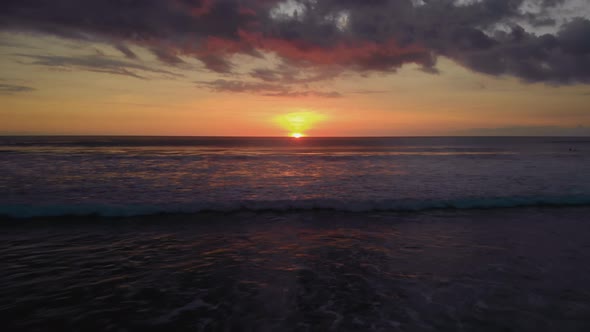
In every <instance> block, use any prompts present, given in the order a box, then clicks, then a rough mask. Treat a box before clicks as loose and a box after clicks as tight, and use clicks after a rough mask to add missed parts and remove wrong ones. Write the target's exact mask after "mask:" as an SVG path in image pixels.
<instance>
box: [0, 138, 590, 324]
mask: <svg viewBox="0 0 590 332" xmlns="http://www.w3.org/2000/svg"><path fill="white" fill-rule="evenodd" d="M0 174H1V176H0V271H3V272H2V274H0V320H1V321H2V325H3V327H4V328H6V330H10V331H12V330H27V331H45V330H62V331H64V330H68V331H69V330H100V331H135V330H141V331H170V330H177V331H189V330H190V331H329V330H333V331H556V330H559V331H587V330H590V282H588V281H589V280H590V138H579V137H578V138H575V137H393V138H389V137H387V138H381V137H375V138H314V137H304V138H299V139H295V138H252V137H107V136H101V137H72V136H67V137H65V136H64V137H56V136H52V137H22V136H21V137H0Z"/></svg>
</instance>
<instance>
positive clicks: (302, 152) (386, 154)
mask: <svg viewBox="0 0 590 332" xmlns="http://www.w3.org/2000/svg"><path fill="white" fill-rule="evenodd" d="M0 174H2V176H1V177H0V214H4V215H9V216H15V217H29V216H43V215H62V214H91V213H99V214H103V215H115V216H116V215H137V214H150V213H157V212H199V211H203V210H217V211H229V210H240V209H250V210H290V209H312V208H319V209H322V208H326V209H335V210H347V211H371V210H408V209H409V210H420V209H427V208H437V207H454V208H473V207H503V206H520V205H543V204H549V205H568V204H588V203H590V138H474V137H464V138H440V137H438V138H437V137H432V138H302V139H292V138H190V137H189V138H166V137H2V138H0Z"/></svg>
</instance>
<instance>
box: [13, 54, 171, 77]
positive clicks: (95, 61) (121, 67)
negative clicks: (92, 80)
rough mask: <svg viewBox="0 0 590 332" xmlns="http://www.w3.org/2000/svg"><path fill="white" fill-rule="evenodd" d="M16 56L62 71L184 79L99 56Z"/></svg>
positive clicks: (161, 71)
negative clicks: (74, 70) (75, 70)
mask: <svg viewBox="0 0 590 332" xmlns="http://www.w3.org/2000/svg"><path fill="white" fill-rule="evenodd" d="M14 56H17V57H19V58H21V59H28V60H30V61H29V62H27V63H29V64H33V65H39V66H45V67H50V68H55V69H61V70H73V69H77V70H85V71H90V72H96V73H108V74H113V75H122V76H129V77H133V78H139V79H149V78H150V77H151V76H154V75H156V76H157V77H165V78H177V77H182V75H181V74H177V73H174V72H171V71H168V70H162V69H157V68H153V67H150V66H146V65H143V64H139V63H137V62H128V61H121V60H117V59H113V58H109V57H106V56H102V55H98V54H97V55H86V56H57V55H32V54H14Z"/></svg>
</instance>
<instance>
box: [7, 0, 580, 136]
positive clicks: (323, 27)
mask: <svg viewBox="0 0 590 332" xmlns="http://www.w3.org/2000/svg"><path fill="white" fill-rule="evenodd" d="M589 36H590V3H589V2H588V0H428V1H427V0H110V1H104V0H86V1H79V0H54V1H44V0H4V1H2V3H1V4H0V135H172V136H176V135H178V136H287V135H293V134H295V133H300V134H302V135H305V136H437V135H555V136H570V135H571V136H579V135H583V136H587V135H590V86H589V84H590V37H589Z"/></svg>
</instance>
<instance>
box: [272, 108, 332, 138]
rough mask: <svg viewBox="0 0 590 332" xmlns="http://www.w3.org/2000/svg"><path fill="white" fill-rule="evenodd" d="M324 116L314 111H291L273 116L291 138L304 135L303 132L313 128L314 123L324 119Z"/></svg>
mask: <svg viewBox="0 0 590 332" xmlns="http://www.w3.org/2000/svg"><path fill="white" fill-rule="evenodd" d="M325 118H326V117H325V116H324V115H322V114H319V113H316V112H311V111H307V112H293V113H287V114H283V115H279V116H277V117H275V122H277V123H278V124H279V125H280V126H281V127H283V128H285V129H286V130H287V131H288V132H289V136H291V137H293V138H301V137H304V136H305V134H304V133H305V132H307V131H308V130H310V129H313V127H314V126H315V124H317V123H318V122H320V121H322V120H324V119H325Z"/></svg>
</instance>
